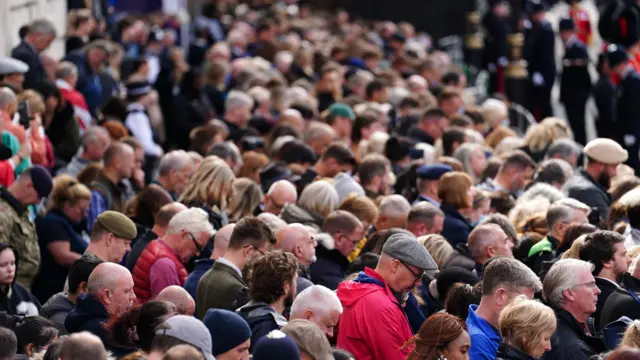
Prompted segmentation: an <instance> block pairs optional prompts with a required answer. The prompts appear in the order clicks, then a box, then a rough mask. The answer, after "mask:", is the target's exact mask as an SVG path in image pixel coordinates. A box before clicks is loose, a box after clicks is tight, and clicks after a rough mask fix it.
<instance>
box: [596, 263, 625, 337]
mask: <svg viewBox="0 0 640 360" xmlns="http://www.w3.org/2000/svg"><path fill="white" fill-rule="evenodd" d="M595 278H596V285H598V289H600V294H598V303H597V304H596V312H594V313H593V315H592V316H593V319H594V320H595V321H594V324H595V326H596V329H600V327H601V326H602V325H601V324H600V316H601V315H602V309H603V308H604V305H605V303H606V302H607V299H608V298H609V296H611V294H613V292H614V291H616V289H617V288H618V287H619V286H618V285H617V284H614V283H612V282H611V281H609V280H607V279H604V278H601V277H597V276H596V277H595Z"/></svg>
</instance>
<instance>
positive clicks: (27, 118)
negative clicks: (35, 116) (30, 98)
mask: <svg viewBox="0 0 640 360" xmlns="http://www.w3.org/2000/svg"><path fill="white" fill-rule="evenodd" d="M18 116H19V117H20V118H19V119H18V121H19V122H20V125H22V126H23V127H24V128H25V129H28V128H29V125H30V124H31V109H30V108H29V103H28V102H27V101H26V100H25V101H22V102H20V103H19V104H18Z"/></svg>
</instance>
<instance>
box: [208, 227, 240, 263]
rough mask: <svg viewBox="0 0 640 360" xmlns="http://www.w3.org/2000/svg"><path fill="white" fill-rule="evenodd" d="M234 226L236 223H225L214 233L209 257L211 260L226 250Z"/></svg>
mask: <svg viewBox="0 0 640 360" xmlns="http://www.w3.org/2000/svg"><path fill="white" fill-rule="evenodd" d="M235 227H236V224H229V225H225V226H223V227H222V228H221V229H220V230H218V232H216V235H215V236H214V237H213V252H212V253H211V258H212V259H213V260H217V259H219V258H221V257H223V256H224V254H225V253H226V252H227V249H228V248H229V240H231V234H232V233H233V229H234V228H235Z"/></svg>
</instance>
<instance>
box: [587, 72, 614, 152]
mask: <svg viewBox="0 0 640 360" xmlns="http://www.w3.org/2000/svg"><path fill="white" fill-rule="evenodd" d="M593 100H595V103H596V108H598V117H597V118H596V125H597V126H598V136H600V137H612V138H613V139H615V140H619V133H618V131H619V129H618V127H619V125H618V122H617V121H616V87H615V85H614V84H613V83H612V82H611V79H610V78H609V76H607V75H602V76H600V78H599V79H598V82H596V85H595V86H594V88H593ZM600 129H602V130H603V131H602V132H603V133H602V134H601V131H600Z"/></svg>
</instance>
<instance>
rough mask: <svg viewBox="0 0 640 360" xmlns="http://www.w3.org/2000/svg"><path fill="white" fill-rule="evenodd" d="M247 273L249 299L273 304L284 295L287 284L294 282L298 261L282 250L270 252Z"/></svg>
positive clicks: (257, 260)
mask: <svg viewBox="0 0 640 360" xmlns="http://www.w3.org/2000/svg"><path fill="white" fill-rule="evenodd" d="M250 269H251V270H250V271H249V272H248V273H247V285H248V287H249V297H250V298H251V299H252V300H254V301H261V302H264V303H267V304H272V303H274V302H275V301H276V300H278V299H279V298H281V297H282V296H283V295H284V294H285V291H284V285H285V283H286V282H289V283H291V282H293V278H294V277H295V275H296V273H297V271H298V260H297V259H296V257H295V256H293V254H290V253H285V252H284V251H282V250H276V251H270V252H268V253H266V254H264V255H263V256H260V257H258V258H257V259H256V260H255V261H254V262H253V264H252V265H251V266H250Z"/></svg>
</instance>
